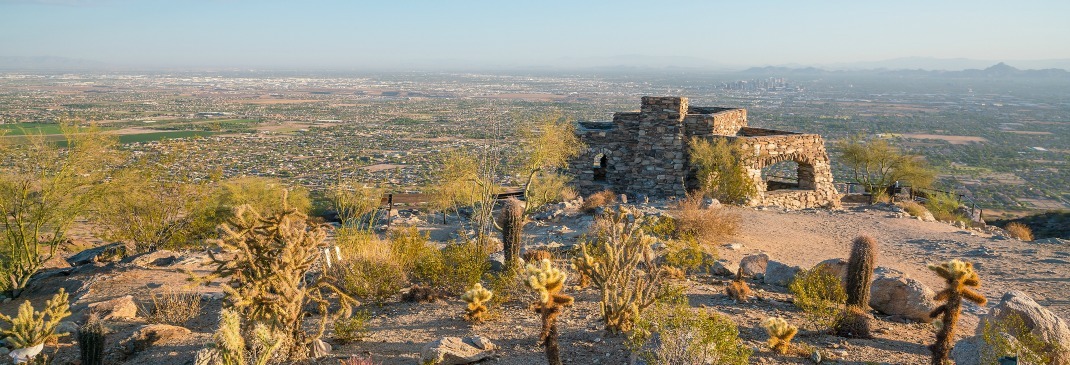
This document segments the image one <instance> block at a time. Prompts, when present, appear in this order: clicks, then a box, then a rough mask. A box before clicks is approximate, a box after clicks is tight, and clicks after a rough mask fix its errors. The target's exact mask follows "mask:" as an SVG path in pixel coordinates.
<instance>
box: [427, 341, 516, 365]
mask: <svg viewBox="0 0 1070 365" xmlns="http://www.w3.org/2000/svg"><path fill="white" fill-rule="evenodd" d="M497 348H498V346H495V345H494V344H493V343H491V342H490V340H487V339H486V338H483V337H480V336H472V337H465V338H463V339H462V338H460V337H443V338H440V339H438V340H435V341H432V342H430V343H428V344H426V345H424V348H423V350H421V351H420V363H421V364H433V365H460V364H468V363H473V362H476V361H480V360H483V359H486V358H488V357H490V355H491V353H492V352H493V351H494V350H495V349H497Z"/></svg>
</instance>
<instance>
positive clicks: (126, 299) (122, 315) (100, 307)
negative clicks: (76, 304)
mask: <svg viewBox="0 0 1070 365" xmlns="http://www.w3.org/2000/svg"><path fill="white" fill-rule="evenodd" d="M89 311H90V312H91V313H97V314H98V315H100V319H103V320H109V319H135V318H137V304H136V303H134V297H133V296H130V295H127V296H122V297H118V298H115V299H112V300H106V301H103V302H96V303H93V304H90V305H89Z"/></svg>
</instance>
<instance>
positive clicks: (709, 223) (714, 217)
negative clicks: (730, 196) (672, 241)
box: [669, 194, 741, 250]
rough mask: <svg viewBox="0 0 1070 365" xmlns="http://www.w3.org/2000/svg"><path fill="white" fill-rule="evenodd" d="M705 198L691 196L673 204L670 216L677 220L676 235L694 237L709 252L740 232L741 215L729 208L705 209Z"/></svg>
mask: <svg viewBox="0 0 1070 365" xmlns="http://www.w3.org/2000/svg"><path fill="white" fill-rule="evenodd" d="M703 200H704V198H703V197H702V196H701V195H698V194H689V195H688V196H687V197H685V198H684V199H681V200H679V201H677V202H676V203H675V204H673V206H672V209H671V210H670V211H669V214H672V215H673V216H674V217H675V218H676V235H677V236H678V237H694V238H695V239H696V240H698V243H699V244H701V245H703V246H704V247H706V248H707V249H709V250H713V248H714V247H715V245H717V244H719V243H721V242H723V241H724V240H725V239H727V238H729V237H732V236H734V235H735V234H736V233H737V232H738V231H739V221H740V219H741V218H740V215H739V213H737V212H734V211H732V210H730V209H728V208H703V207H702V205H703Z"/></svg>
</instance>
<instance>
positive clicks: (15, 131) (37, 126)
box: [0, 123, 63, 136]
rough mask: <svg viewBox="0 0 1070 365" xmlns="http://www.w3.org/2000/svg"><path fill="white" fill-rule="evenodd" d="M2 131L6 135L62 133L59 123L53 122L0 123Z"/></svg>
mask: <svg viewBox="0 0 1070 365" xmlns="http://www.w3.org/2000/svg"><path fill="white" fill-rule="evenodd" d="M0 131H2V132H3V133H4V135H5V136H23V135H27V134H60V133H63V131H61V130H60V127H59V124H53V123H11V124H0Z"/></svg>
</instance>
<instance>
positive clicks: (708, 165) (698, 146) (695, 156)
mask: <svg viewBox="0 0 1070 365" xmlns="http://www.w3.org/2000/svg"><path fill="white" fill-rule="evenodd" d="M689 146H690V156H691V166H694V168H695V169H696V170H697V171H696V172H695V176H697V177H698V180H699V186H700V189H701V190H702V192H703V193H704V194H699V195H708V196H710V197H712V198H715V199H717V200H720V201H721V202H724V203H728V204H744V203H746V202H747V201H749V200H750V199H751V198H752V197H754V195H755V194H757V193H758V191H757V189H756V188H755V187H754V184H753V181H752V180H751V177H750V174H749V173H748V172H747V168H746V167H745V166H743V162H742V161H743V158H742V156H743V155H744V153H743V151H742V144H741V143H739V142H735V143H731V144H730V143H729V142H728V141H726V140H725V139H723V138H719V139H717V140H716V141H714V142H710V140H708V139H705V138H698V137H694V138H691V141H690V143H689Z"/></svg>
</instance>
